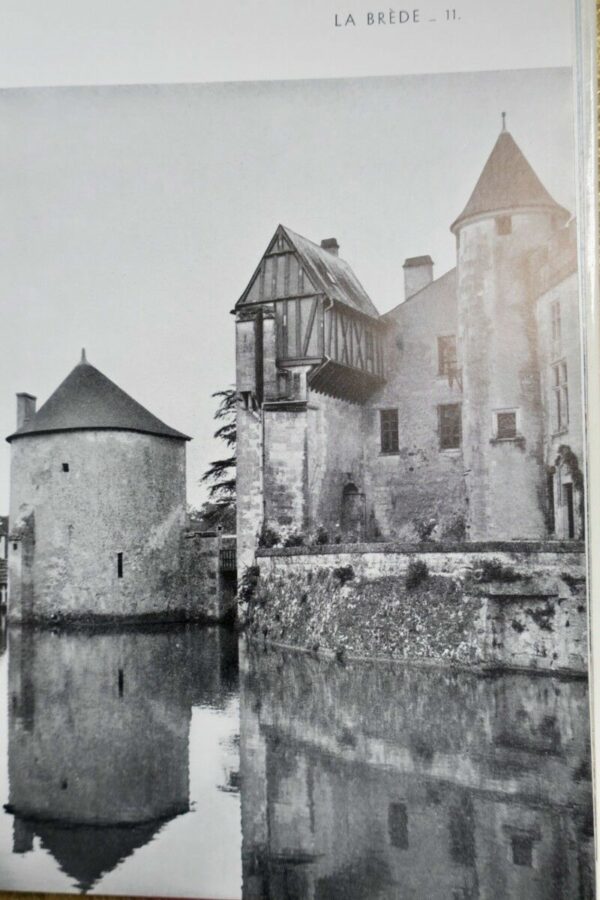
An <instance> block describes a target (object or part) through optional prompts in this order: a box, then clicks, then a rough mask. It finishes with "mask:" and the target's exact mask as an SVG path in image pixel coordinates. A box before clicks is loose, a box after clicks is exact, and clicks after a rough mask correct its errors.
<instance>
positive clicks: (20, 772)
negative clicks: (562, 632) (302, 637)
mask: <svg viewBox="0 0 600 900" xmlns="http://www.w3.org/2000/svg"><path fill="white" fill-rule="evenodd" d="M0 635H1V637H0V758H1V763H0V800H1V803H2V807H3V808H2V810H1V811H0V879H1V883H2V887H3V888H4V889H7V890H34V891H57V892H60V891H76V892H89V893H115V894H128V893H131V892H135V893H137V894H146V895H147V894H154V895H162V896H165V895H174V896H180V897H184V896H190V897H194V896H196V897H198V896H206V897H212V896H214V897H226V898H235V897H243V898H245V900H250V898H257V900H258V898H262V897H264V898H270V900H303V898H308V900H328V898H338V897H339V898H344V900H347V898H351V900H354V898H356V900H358V898H364V900H371V898H382V900H383V898H385V900H387V898H414V900H420V898H427V900H430V898H431V900H437V898H439V900H442V898H444V900H483V898H492V897H493V898H498V900H501V898H505V897H506V898H523V900H536V898H540V900H542V898H543V900H547V898H556V900H558V898H584V900H589V898H591V897H593V895H594V894H593V878H592V866H593V847H592V810H591V804H592V790H591V782H590V754H589V735H588V731H589V721H588V705H587V684H586V682H585V680H583V679H577V678H572V679H568V678H557V677H553V676H550V675H528V674H525V673H513V674H501V675H500V674H496V675H495V676H488V677H483V676H481V675H476V674H474V673H468V672H458V671H453V670H451V669H419V668H411V667H409V666H401V665H396V666H394V665H393V664H391V663H390V664H381V663H378V664H375V663H373V664H366V663H358V662H356V663H353V662H345V663H342V662H339V661H331V660H323V659H316V658H311V657H310V656H308V655H303V654H296V653H292V652H284V651H278V650H273V649H269V650H267V649H265V648H263V646H262V644H261V643H250V644H249V643H247V642H246V640H245V638H244V637H242V638H239V639H238V636H237V635H236V634H234V633H233V632H232V631H229V630H226V629H222V628H204V629H202V628H199V627H181V628H174V627H171V628H169V629H166V630H165V629H158V628H155V629H146V630H140V629H129V630H127V629H121V630H120V631H119V632H111V631H108V630H107V631H98V632H93V633H90V632H83V631H81V632H70V633H67V632H64V633H62V632H58V631H52V630H50V629H40V630H35V629H26V628H16V627H11V628H9V629H6V627H5V625H4V624H3V626H2V631H1V632H0Z"/></svg>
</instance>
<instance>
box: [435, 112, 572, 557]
mask: <svg viewBox="0 0 600 900" xmlns="http://www.w3.org/2000/svg"><path fill="white" fill-rule="evenodd" d="M503 118H504V117H503ZM568 217H569V213H568V212H567V211H566V210H565V209H563V208H562V207H560V206H559V205H558V204H557V203H556V202H555V201H554V200H553V199H552V197H551V196H550V194H549V193H548V192H547V191H546V189H545V188H544V186H543V185H542V183H541V182H540V180H539V179H538V177H537V175H536V174H535V172H534V171H533V169H532V168H531V166H530V165H529V163H528V162H527V160H526V159H525V157H524V156H523V154H522V152H521V150H520V149H519V147H518V146H517V144H516V143H515V141H514V140H513V138H512V136H511V135H510V133H509V132H508V131H506V130H505V127H504V122H503V129H502V132H501V133H500V136H499V138H498V140H497V141H496V144H495V146H494V149H493V150H492V153H491V155H490V157H489V159H488V161H487V163H486V164H485V167H484V169H483V172H482V174H481V176H480V178H479V181H478V182H477V184H476V186H475V189H474V191H473V193H472V195H471V197H470V199H469V202H468V203H467V205H466V207H465V209H464V210H463V212H462V213H461V215H460V216H459V217H458V219H456V221H455V222H454V223H453V225H452V226H451V230H452V232H453V233H454V234H455V235H456V242H457V295H458V337H459V342H458V352H459V357H460V362H459V365H460V366H461V367H462V385H463V446H464V461H465V473H466V475H465V477H466V481H467V490H468V498H469V507H468V508H469V512H468V523H467V524H468V534H469V539H470V540H535V539H537V540H539V539H542V538H544V537H545V536H546V517H545V505H546V498H545V491H546V476H545V470H544V454H543V443H542V438H543V432H542V428H543V421H542V408H541V402H542V401H541V387H540V371H539V364H538V353H537V331H536V319H535V297H534V296H533V295H532V291H531V288H530V279H529V268H528V260H529V256H530V252H531V250H532V249H533V248H535V247H537V246H539V245H540V244H543V243H545V242H546V241H547V240H548V238H549V237H550V235H551V233H552V232H553V231H554V230H555V229H556V228H557V227H558V226H559V225H562V224H563V223H564V222H565V220H566V219H567V218H568Z"/></svg>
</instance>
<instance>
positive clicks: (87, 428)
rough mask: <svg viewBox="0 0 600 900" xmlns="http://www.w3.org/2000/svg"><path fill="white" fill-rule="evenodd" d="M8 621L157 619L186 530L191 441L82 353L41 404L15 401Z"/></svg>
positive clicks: (163, 608) (165, 604)
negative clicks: (187, 463)
mask: <svg viewBox="0 0 600 900" xmlns="http://www.w3.org/2000/svg"><path fill="white" fill-rule="evenodd" d="M17 403H18V406H17V410H18V411H17V430H16V431H15V432H14V434H12V435H10V436H9V437H8V438H7V440H8V441H9V442H10V444H11V477H10V491H11V498H10V525H11V534H10V539H9V603H8V610H9V618H10V619H11V621H27V620H48V619H49V620H58V621H61V620H69V619H72V618H82V617H85V618H90V619H96V618H97V619H100V620H103V619H112V618H118V619H131V620H135V619H140V618H144V617H146V616H152V617H154V618H160V617H161V616H163V615H164V614H165V613H166V612H168V609H169V603H170V599H172V597H171V595H172V594H173V593H174V588H175V578H176V576H177V569H178V554H179V549H180V539H181V532H182V529H183V527H184V525H185V514H186V505H185V504H186V496H185V442H186V440H188V438H187V437H186V435H184V434H181V433H180V432H178V431H175V430H174V429H173V428H169V426H168V425H165V424H164V422H161V421H160V420H159V419H157V418H156V417H155V416H153V415H152V414H151V413H149V412H148V410H146V409H144V407H142V406H140V404H139V403H137V402H136V401H135V400H133V399H132V398H131V397H130V396H129V395H128V394H126V393H125V392H124V391H122V390H121V388H119V387H118V386H117V385H116V384H114V383H113V382H112V381H110V380H109V379H108V378H106V376H105V375H103V374H102V373H101V372H99V371H98V369H96V368H95V367H94V366H92V365H90V364H89V363H88V362H87V360H86V359H85V354H84V355H82V359H81V362H80V363H79V364H78V365H77V366H76V367H75V368H74V369H73V371H72V372H71V373H70V374H69V375H68V376H67V378H66V379H65V380H64V381H63V382H62V384H61V385H60V386H59V387H58V388H57V389H56V391H55V392H54V393H53V394H52V396H51V397H50V398H49V399H48V400H47V402H46V403H45V404H44V405H43V406H42V407H41V408H40V409H39V410H38V411H37V412H36V410H35V398H34V397H32V396H31V395H29V394H20V395H18V398H17Z"/></svg>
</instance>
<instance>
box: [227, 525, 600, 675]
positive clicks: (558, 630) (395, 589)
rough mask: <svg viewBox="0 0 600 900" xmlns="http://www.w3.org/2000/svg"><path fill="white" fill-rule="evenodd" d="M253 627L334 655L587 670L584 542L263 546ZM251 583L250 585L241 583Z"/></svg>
mask: <svg viewBox="0 0 600 900" xmlns="http://www.w3.org/2000/svg"><path fill="white" fill-rule="evenodd" d="M257 566H258V571H256V570H253V572H252V573H251V574H250V576H247V577H246V579H245V587H243V590H242V593H241V599H242V601H243V603H242V613H243V616H244V617H245V619H246V621H247V625H248V628H249V631H250V634H252V635H254V636H255V637H257V638H261V637H263V638H265V639H267V640H268V641H273V642H276V643H283V644H290V645H293V646H296V647H301V648H303V649H305V650H309V651H312V652H317V651H318V652H325V653H332V654H337V655H339V656H342V657H343V656H345V655H348V656H354V657H387V658H393V659H401V660H421V661H424V662H426V661H428V662H440V661H446V662H449V663H454V664H459V665H466V666H470V667H483V668H486V667H493V668H496V667H497V668H505V667H507V668H513V667H514V668H519V669H533V670H539V671H564V672H577V673H580V674H585V673H586V672H587V638H586V635H587V605H586V591H585V554H584V548H583V546H582V545H581V544H574V543H564V544H560V543H558V542H556V543H539V544H533V543H532V544H531V545H524V544H522V543H509V542H504V543H497V544H489V543H488V544H473V545H469V546H466V545H452V544H437V545H436V544H429V545H416V546H415V545H413V546H410V545H397V544H396V545H394V544H381V545H373V544H370V545H369V544H364V545H345V546H344V545H341V546H338V547H327V548H319V549H318V550H317V549H312V548H305V549H303V548H290V549H287V550H285V549H284V550H270V551H267V550H263V551H260V552H259V554H258V556H257ZM248 585H250V587H249V589H247V588H248Z"/></svg>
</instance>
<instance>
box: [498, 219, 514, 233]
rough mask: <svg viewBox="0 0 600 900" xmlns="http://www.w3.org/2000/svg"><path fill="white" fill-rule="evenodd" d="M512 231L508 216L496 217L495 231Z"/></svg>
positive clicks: (510, 220)
mask: <svg viewBox="0 0 600 900" xmlns="http://www.w3.org/2000/svg"><path fill="white" fill-rule="evenodd" d="M511 231H512V219H511V217H510V216H497V217H496V233H497V234H510V233H511Z"/></svg>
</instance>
